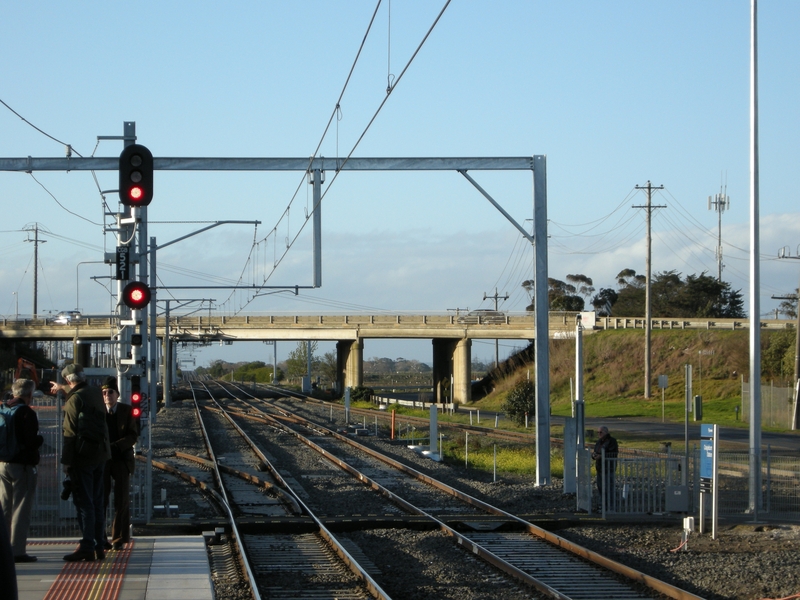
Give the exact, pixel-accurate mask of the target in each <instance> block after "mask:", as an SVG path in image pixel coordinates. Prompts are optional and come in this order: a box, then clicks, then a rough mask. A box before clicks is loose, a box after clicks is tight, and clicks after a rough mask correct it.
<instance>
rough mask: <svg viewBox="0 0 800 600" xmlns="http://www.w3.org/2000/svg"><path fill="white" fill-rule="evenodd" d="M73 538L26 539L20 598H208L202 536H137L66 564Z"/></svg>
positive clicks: (210, 590)
mask: <svg viewBox="0 0 800 600" xmlns="http://www.w3.org/2000/svg"><path fill="white" fill-rule="evenodd" d="M76 548H77V541H76V540H60V539H59V540H52V539H51V540H46V539H29V540H28V554H31V555H33V556H36V557H37V558H38V560H37V561H36V562H34V563H17V564H16V565H15V567H16V571H17V587H18V588H19V600H44V599H49V598H56V597H58V598H65V599H75V600H77V599H79V598H90V597H91V598H96V597H100V592H102V594H103V598H109V599H118V600H182V599H186V600H212V599H213V598H214V593H213V586H212V584H211V570H210V567H209V563H208V555H207V554H206V548H205V542H204V541H203V538H202V536H171V537H137V538H135V539H134V540H133V544H132V545H131V544H129V545H128V547H127V548H126V549H123V550H120V551H113V550H111V551H108V552H106V558H105V560H103V561H93V562H80V563H67V562H65V561H64V560H63V557H64V555H65V554H70V553H71V552H72V551H73V550H75V549H76Z"/></svg>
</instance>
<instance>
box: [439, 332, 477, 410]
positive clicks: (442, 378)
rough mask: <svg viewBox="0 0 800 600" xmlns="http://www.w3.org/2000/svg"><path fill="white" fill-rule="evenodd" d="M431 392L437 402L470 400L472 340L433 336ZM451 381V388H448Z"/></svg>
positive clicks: (464, 401) (463, 401) (463, 402)
mask: <svg viewBox="0 0 800 600" xmlns="http://www.w3.org/2000/svg"><path fill="white" fill-rule="evenodd" d="M432 342H433V392H434V400H435V401H436V402H438V403H445V402H450V399H451V398H452V400H453V402H458V403H459V404H465V403H467V402H469V401H470V400H472V386H471V382H470V375H471V372H472V340H470V339H466V338H465V339H460V340H457V339H450V338H434V339H433V340H432ZM451 382H452V388H453V389H452V390H451V389H450V386H451Z"/></svg>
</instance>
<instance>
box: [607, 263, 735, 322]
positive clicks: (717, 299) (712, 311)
mask: <svg viewBox="0 0 800 600" xmlns="http://www.w3.org/2000/svg"><path fill="white" fill-rule="evenodd" d="M617 284H618V285H619V288H620V289H619V293H618V296H617V300H616V302H615V303H614V315H615V316H620V317H638V316H642V315H644V313H645V300H646V299H645V286H646V278H645V277H644V276H643V275H637V274H636V271H634V270H633V269H625V270H623V271H620V273H619V275H617ZM650 302H651V306H652V313H653V316H654V317H683V318H691V317H701V318H720V319H725V318H729V319H739V318H744V317H745V312H744V302H743V300H742V294H741V292H739V291H737V290H731V288H730V284H729V283H726V282H724V281H718V280H717V279H715V278H714V277H711V276H709V275H707V274H706V273H705V272H703V273H701V274H700V275H687V276H686V279H682V278H681V274H680V273H678V272H676V271H663V272H661V273H656V274H655V275H654V276H653V279H652V281H651V283H650Z"/></svg>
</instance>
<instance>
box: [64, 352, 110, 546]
mask: <svg viewBox="0 0 800 600" xmlns="http://www.w3.org/2000/svg"><path fill="white" fill-rule="evenodd" d="M61 376H62V377H63V378H64V380H65V381H66V386H61V385H59V384H57V383H53V385H52V391H53V392H56V391H58V390H59V389H62V388H64V389H68V390H69V391H68V392H67V399H66V401H65V403H64V426H63V429H64V447H63V451H62V453H61V463H62V464H64V465H65V468H64V472H65V473H66V474H67V475H68V476H69V478H70V480H71V481H72V501H73V503H74V504H75V508H76V509H77V510H78V524H79V525H80V527H81V533H82V537H81V541H80V545H79V546H78V549H77V550H76V551H75V552H73V553H72V554H67V555H66V556H65V557H64V560H66V561H80V560H94V559H95V556H96V557H97V559H98V560H102V559H104V558H105V552H104V550H103V543H104V541H105V539H104V537H105V536H104V529H105V520H104V518H103V517H104V515H103V468H104V467H105V463H106V461H107V460H108V459H109V458H110V457H111V448H110V446H109V441H108V427H107V426H106V419H105V413H106V408H105V404H104V402H103V394H102V393H101V392H100V389H99V388H96V387H94V386H90V385H88V384H87V383H86V375H85V374H84V372H83V367H82V366H81V365H79V364H77V363H75V364H71V365H67V366H66V367H64V369H63V370H62V371H61Z"/></svg>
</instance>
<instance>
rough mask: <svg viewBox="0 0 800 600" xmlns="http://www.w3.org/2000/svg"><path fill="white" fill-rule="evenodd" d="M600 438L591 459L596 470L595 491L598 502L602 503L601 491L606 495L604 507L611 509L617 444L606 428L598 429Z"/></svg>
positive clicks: (617, 450)
mask: <svg viewBox="0 0 800 600" xmlns="http://www.w3.org/2000/svg"><path fill="white" fill-rule="evenodd" d="M598 433H599V435H600V437H599V438H598V440H597V442H596V443H595V445H594V452H592V458H593V459H594V465H595V468H596V469H597V491H598V492H600V502H601V503H602V501H603V490H604V489H605V490H606V491H605V494H606V506H607V507H613V504H614V486H615V483H616V482H615V477H614V474H615V471H616V468H617V453H618V452H619V444H618V443H617V440H616V439H614V438H613V437H612V436H611V435H610V434H609V433H608V427H606V426H605V425H603V426H602V427H600V429H598ZM604 451H605V463H606V464H603V462H604V461H603V452H604Z"/></svg>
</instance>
